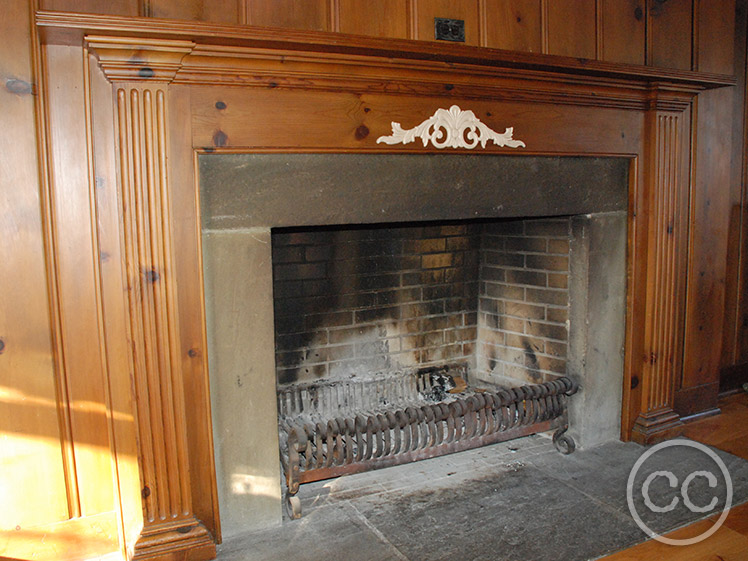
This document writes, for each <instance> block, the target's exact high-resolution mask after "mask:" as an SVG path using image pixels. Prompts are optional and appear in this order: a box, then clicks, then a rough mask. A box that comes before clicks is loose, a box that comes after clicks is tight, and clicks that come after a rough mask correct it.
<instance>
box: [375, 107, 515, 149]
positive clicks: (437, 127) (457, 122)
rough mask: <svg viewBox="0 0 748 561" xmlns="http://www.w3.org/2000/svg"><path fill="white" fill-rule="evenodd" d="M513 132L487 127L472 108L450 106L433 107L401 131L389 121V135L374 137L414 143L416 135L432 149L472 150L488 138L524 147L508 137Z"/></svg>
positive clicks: (497, 142)
mask: <svg viewBox="0 0 748 561" xmlns="http://www.w3.org/2000/svg"><path fill="white" fill-rule="evenodd" d="M513 132H514V128H513V127H509V128H508V129H506V130H505V131H504V132H503V133H498V132H496V131H494V130H491V129H490V128H488V127H487V126H486V125H484V124H483V123H482V122H481V121H480V119H478V117H476V116H475V113H473V112H472V111H463V110H462V109H460V108H459V107H458V106H456V105H453V106H452V107H450V108H449V110H447V109H437V110H436V113H434V114H433V115H432V116H431V117H429V118H428V119H426V120H425V121H424V122H422V123H421V124H420V125H418V126H417V127H414V128H412V129H407V130H403V128H402V127H401V126H400V123H395V122H394V121H393V123H392V134H391V135H390V136H380V137H379V138H377V144H379V143H380V142H384V143H385V144H399V143H402V144H408V143H410V142H414V141H415V139H416V138H420V139H421V140H422V141H423V145H424V146H428V144H429V141H431V143H432V144H433V145H434V148H467V149H469V150H472V149H473V148H475V147H476V146H478V144H480V145H481V147H482V148H485V147H486V143H487V142H488V141H489V140H492V141H493V143H494V144H496V145H497V146H509V147H510V148H518V147H520V146H521V147H523V148H524V146H525V143H524V142H522V141H521V140H514V139H513V138H512V134H513ZM445 136H446V138H445Z"/></svg>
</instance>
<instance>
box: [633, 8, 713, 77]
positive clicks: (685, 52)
mask: <svg viewBox="0 0 748 561" xmlns="http://www.w3.org/2000/svg"><path fill="white" fill-rule="evenodd" d="M647 1H648V14H647V18H648V21H647V27H648V29H647V64H650V65H652V66H661V67H663V68H678V69H681V70H689V69H690V68H691V51H692V44H693V29H692V27H693V17H692V16H693V14H692V7H693V5H692V2H693V0H647ZM710 4H711V3H710Z"/></svg>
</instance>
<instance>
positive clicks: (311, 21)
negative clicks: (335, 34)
mask: <svg viewBox="0 0 748 561" xmlns="http://www.w3.org/2000/svg"><path fill="white" fill-rule="evenodd" d="M244 3H245V4H246V22H247V24H249V25H266V26H269V27H285V28H288V29H309V30H313V31H332V30H333V27H332V24H333V21H332V15H333V13H332V12H333V3H332V2H331V1H330V0H304V1H303V2H299V0H274V1H273V2H268V1H267V0H245V2H244Z"/></svg>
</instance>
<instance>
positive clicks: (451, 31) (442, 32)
mask: <svg viewBox="0 0 748 561" xmlns="http://www.w3.org/2000/svg"><path fill="white" fill-rule="evenodd" d="M434 38H435V39H437V40H439V41H458V42H460V43H464V42H465V20H462V19H448V18H434Z"/></svg>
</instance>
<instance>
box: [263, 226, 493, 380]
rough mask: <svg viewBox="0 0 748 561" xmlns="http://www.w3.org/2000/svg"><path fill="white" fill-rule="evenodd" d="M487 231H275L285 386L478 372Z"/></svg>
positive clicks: (279, 366) (280, 367) (280, 372)
mask: <svg viewBox="0 0 748 561" xmlns="http://www.w3.org/2000/svg"><path fill="white" fill-rule="evenodd" d="M480 231H481V226H480V225H479V224H468V223H461V224H441V225H423V226H410V227H398V226H395V227H387V228H385V227H372V228H355V229H316V230H304V231H294V230H276V231H274V233H273V237H272V243H273V264H274V265H273V290H274V300H275V328H276V371H277V376H278V382H279V383H280V384H288V383H293V382H307V381H313V380H316V379H319V378H343V377H347V376H350V375H354V374H355V375H356V376H362V377H366V376H371V375H376V374H377V373H382V372H390V371H394V370H402V369H411V368H418V367H421V366H432V365H437V364H443V363H464V362H466V361H468V363H469V364H471V365H474V356H475V341H476V339H477V294H478V282H477V278H478V268H479V266H478V249H479V242H480Z"/></svg>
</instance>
